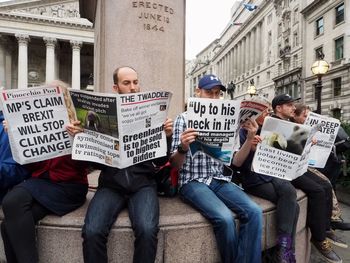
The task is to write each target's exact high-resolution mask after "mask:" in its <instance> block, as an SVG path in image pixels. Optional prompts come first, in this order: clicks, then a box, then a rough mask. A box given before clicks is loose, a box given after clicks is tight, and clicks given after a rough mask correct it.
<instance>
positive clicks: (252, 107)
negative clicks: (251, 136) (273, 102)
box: [239, 96, 269, 124]
mask: <svg viewBox="0 0 350 263" xmlns="http://www.w3.org/2000/svg"><path fill="white" fill-rule="evenodd" d="M268 107H269V103H268V102H267V101H266V100H265V99H264V98H261V97H258V96H255V97H254V98H252V99H249V100H242V102H241V109H240V116H239V119H240V121H239V123H240V124H242V123H244V122H245V121H246V120H248V119H252V120H255V119H256V118H258V117H259V116H260V115H261V113H262V112H263V111H265V110H266V109H267V108H268Z"/></svg>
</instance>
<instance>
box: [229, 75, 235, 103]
mask: <svg viewBox="0 0 350 263" xmlns="http://www.w3.org/2000/svg"><path fill="white" fill-rule="evenodd" d="M235 89H236V85H235V84H234V83H233V81H232V80H231V82H230V83H229V84H227V93H228V94H229V95H230V97H231V100H233V95H234V93H235Z"/></svg>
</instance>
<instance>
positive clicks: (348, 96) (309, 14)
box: [302, 0, 350, 121]
mask: <svg viewBox="0 0 350 263" xmlns="http://www.w3.org/2000/svg"><path fill="white" fill-rule="evenodd" d="M302 14H303V17H304V18H305V20H304V23H305V26H304V28H305V42H304V47H303V48H304V65H305V66H304V76H305V103H306V104H308V105H310V106H311V107H312V108H313V109H315V108H316V106H317V103H316V90H315V83H316V81H317V78H316V76H313V75H312V72H311V70H310V69H311V66H312V64H313V62H315V61H316V60H318V58H317V54H318V53H319V52H320V51H322V53H323V54H324V60H325V61H327V62H328V63H329V64H330V69H329V72H328V73H327V74H326V75H324V76H323V77H322V83H323V87H322V95H321V96H322V104H321V110H322V114H328V115H331V116H334V117H337V118H340V119H342V120H345V121H349V120H350V1H349V0H346V1H344V0H342V1H340V0H334V1H330V0H320V1H317V2H315V1H314V2H312V3H310V4H309V5H307V6H306V7H305V8H304V9H303V10H302Z"/></svg>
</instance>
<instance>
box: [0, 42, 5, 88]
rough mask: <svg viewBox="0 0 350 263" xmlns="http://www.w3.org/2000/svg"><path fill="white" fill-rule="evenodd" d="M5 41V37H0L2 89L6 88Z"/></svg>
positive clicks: (0, 79) (0, 78) (0, 83)
mask: <svg viewBox="0 0 350 263" xmlns="http://www.w3.org/2000/svg"><path fill="white" fill-rule="evenodd" d="M5 46H6V45H5V39H4V36H2V35H0V88H2V87H6V76H5V67H6V58H5Z"/></svg>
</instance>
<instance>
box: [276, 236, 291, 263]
mask: <svg viewBox="0 0 350 263" xmlns="http://www.w3.org/2000/svg"><path fill="white" fill-rule="evenodd" d="M278 244H279V248H278V250H277V253H276V259H277V262H279V263H295V254H294V250H293V248H292V238H291V236H290V235H280V236H279V237H278Z"/></svg>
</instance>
